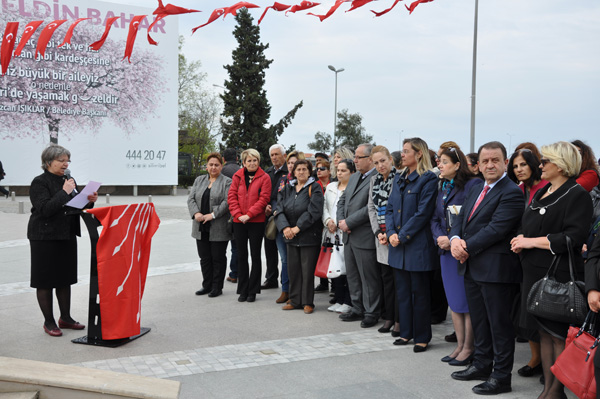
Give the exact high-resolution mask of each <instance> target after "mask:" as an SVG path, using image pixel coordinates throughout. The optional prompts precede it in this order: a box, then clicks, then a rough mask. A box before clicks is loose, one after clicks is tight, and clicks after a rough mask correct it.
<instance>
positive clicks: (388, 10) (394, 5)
mask: <svg viewBox="0 0 600 399" xmlns="http://www.w3.org/2000/svg"><path fill="white" fill-rule="evenodd" d="M400 1H402V0H394V4H392V6H391V7H390V8H388V9H387V10H383V11H381V12H376V11H373V10H371V12H372V13H373V14H375V16H376V17H381V16H382V15H383V14H387V13H388V12H390V11H392V8H394V7H396V4H398V3H399V2H400Z"/></svg>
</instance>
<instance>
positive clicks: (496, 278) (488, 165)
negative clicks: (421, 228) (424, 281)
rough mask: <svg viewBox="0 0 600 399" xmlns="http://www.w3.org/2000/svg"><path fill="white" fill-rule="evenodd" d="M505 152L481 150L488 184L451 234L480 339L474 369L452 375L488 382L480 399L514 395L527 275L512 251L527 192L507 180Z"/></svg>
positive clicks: (471, 196)
mask: <svg viewBox="0 0 600 399" xmlns="http://www.w3.org/2000/svg"><path fill="white" fill-rule="evenodd" d="M507 165H508V158H507V156H506V148H504V146H503V145H502V143H499V142H497V141H492V142H489V143H487V144H484V145H482V146H481V147H480V148H479V168H480V171H481V173H483V176H484V178H485V184H484V185H483V187H482V185H476V186H474V187H473V188H471V190H469V193H468V194H467V197H466V198H465V202H464V204H463V207H462V209H461V212H460V215H459V217H458V220H457V222H456V224H455V226H454V227H453V228H452V230H451V232H450V237H451V250H452V256H454V257H455V258H456V259H458V261H459V262H460V264H459V268H458V272H459V274H462V275H464V276H465V291H466V294H467V303H468V304H469V313H470V314H471V323H472V324H473V331H474V335H475V352H474V358H473V363H472V364H471V366H469V367H468V368H467V369H466V370H462V371H457V372H454V373H452V378H454V379H456V380H462V381H471V380H483V381H485V382H484V383H482V384H479V385H476V386H475V387H473V392H475V393H477V394H481V395H496V394H499V393H503V392H510V391H511V371H512V367H513V360H514V350H515V341H514V338H515V337H514V327H513V323H512V320H511V317H510V311H511V305H512V303H513V297H514V295H515V294H516V292H517V290H518V284H519V282H520V281H521V277H522V273H521V266H520V264H519V260H518V258H517V257H516V256H515V254H514V253H512V252H511V250H510V239H511V237H514V236H515V232H516V230H517V228H518V225H519V222H520V220H521V216H522V214H523V208H524V206H525V203H524V197H523V192H522V191H521V190H520V189H519V188H518V187H517V186H516V185H515V184H514V183H513V182H512V181H511V180H510V179H508V178H507V177H506V167H507Z"/></svg>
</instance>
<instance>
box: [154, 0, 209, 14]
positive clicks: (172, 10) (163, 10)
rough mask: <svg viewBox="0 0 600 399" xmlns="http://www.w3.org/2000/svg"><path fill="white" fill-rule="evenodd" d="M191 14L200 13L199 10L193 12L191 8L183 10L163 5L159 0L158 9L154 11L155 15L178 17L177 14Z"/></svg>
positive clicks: (170, 5)
mask: <svg viewBox="0 0 600 399" xmlns="http://www.w3.org/2000/svg"><path fill="white" fill-rule="evenodd" d="M191 12H200V11H199V10H192V9H191V8H183V7H178V6H174V5H173V4H167V5H166V6H164V5H163V2H162V1H161V0H158V8H157V9H156V10H154V12H153V13H152V14H153V15H177V14H188V13H191Z"/></svg>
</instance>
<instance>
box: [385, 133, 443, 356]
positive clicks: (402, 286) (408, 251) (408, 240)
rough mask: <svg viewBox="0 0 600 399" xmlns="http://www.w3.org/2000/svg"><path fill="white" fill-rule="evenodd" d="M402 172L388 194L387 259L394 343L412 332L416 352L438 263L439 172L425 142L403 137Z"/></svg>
mask: <svg viewBox="0 0 600 399" xmlns="http://www.w3.org/2000/svg"><path fill="white" fill-rule="evenodd" d="M402 166H404V169H403V170H402V172H400V173H397V174H396V177H395V178H394V183H393V185H392V191H391V193H390V196H389V198H388V203H387V206H386V213H385V226H386V235H387V238H388V242H389V243H390V245H391V246H390V248H389V258H388V262H389V264H390V266H391V267H392V268H393V269H394V279H395V283H396V300H397V302H398V319H399V323H400V337H399V338H398V339H397V340H396V341H395V342H394V344H395V345H406V344H408V342H409V341H410V340H411V339H413V338H414V342H415V346H414V347H413V351H414V352H415V353H419V352H425V351H426V350H427V346H428V344H429V341H431V289H430V281H431V276H430V274H431V272H432V271H433V270H435V268H436V267H437V266H438V264H439V263H438V262H437V260H436V259H434V257H435V256H436V255H435V246H434V243H433V237H432V235H431V227H430V221H431V216H432V214H433V210H434V209H435V198H436V194H437V180H438V179H437V176H436V175H435V174H434V173H433V172H432V171H431V168H432V166H431V159H430V157H429V148H428V147H427V143H425V141H423V140H422V139H420V138H412V139H405V140H404V144H403V148H402Z"/></svg>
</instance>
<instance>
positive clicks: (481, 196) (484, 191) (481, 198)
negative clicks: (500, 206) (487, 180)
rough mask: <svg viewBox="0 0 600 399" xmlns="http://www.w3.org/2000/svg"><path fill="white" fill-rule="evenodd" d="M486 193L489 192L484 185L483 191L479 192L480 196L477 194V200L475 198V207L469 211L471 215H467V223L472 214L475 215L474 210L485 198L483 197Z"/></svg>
mask: <svg viewBox="0 0 600 399" xmlns="http://www.w3.org/2000/svg"><path fill="white" fill-rule="evenodd" d="M488 191H490V186H487V185H486V186H485V187H484V188H483V191H482V192H481V194H479V198H477V202H476V203H475V206H473V210H472V211H471V214H470V215H469V219H467V221H469V220H471V217H472V216H473V213H475V209H477V207H478V206H479V204H481V201H483V199H484V198H485V195H486V194H487V192H488Z"/></svg>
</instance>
